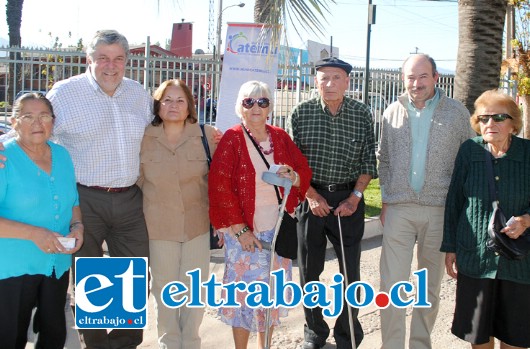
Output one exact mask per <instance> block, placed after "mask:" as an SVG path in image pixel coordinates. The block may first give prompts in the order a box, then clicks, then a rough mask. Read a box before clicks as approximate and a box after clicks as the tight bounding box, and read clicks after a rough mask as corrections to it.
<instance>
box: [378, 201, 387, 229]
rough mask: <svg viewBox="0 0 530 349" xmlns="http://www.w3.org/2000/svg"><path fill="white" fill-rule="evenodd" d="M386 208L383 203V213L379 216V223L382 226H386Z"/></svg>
mask: <svg viewBox="0 0 530 349" xmlns="http://www.w3.org/2000/svg"><path fill="white" fill-rule="evenodd" d="M386 208H387V204H385V203H383V205H382V206H381V213H380V214H379V221H380V222H381V225H382V226H383V227H384V226H385V216H386Z"/></svg>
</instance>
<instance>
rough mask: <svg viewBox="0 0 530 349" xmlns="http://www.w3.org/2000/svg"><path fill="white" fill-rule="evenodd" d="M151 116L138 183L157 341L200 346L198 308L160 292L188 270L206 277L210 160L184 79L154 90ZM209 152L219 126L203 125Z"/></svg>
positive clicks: (166, 344)
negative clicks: (173, 303)
mask: <svg viewBox="0 0 530 349" xmlns="http://www.w3.org/2000/svg"><path fill="white" fill-rule="evenodd" d="M153 97H154V111H155V118H154V120H153V122H152V123H151V125H150V126H148V127H147V128H146V130H145V135H144V139H143V141H142V149H141V152H140V161H141V166H140V180H139V185H140V187H141V188H142V191H143V194H144V214H145V219H146V222H147V229H148V232H149V245H150V246H149V250H150V259H149V262H150V267H151V277H152V286H151V294H152V295H154V296H155V300H156V312H157V327H158V342H159V345H160V347H161V348H162V347H163V348H174V349H184V348H185V349H195V348H200V346H201V339H200V337H199V326H200V324H201V321H202V317H203V311H204V309H203V308H202V307H201V308H188V307H186V306H182V307H179V308H175V309H171V308H169V307H167V306H165V305H164V304H163V303H162V302H161V299H160V291H161V290H162V288H163V287H164V286H165V285H166V284H167V283H168V282H172V281H180V282H182V283H184V284H185V285H186V286H187V287H188V289H189V287H190V283H189V277H188V276H187V275H186V272H187V271H191V270H193V269H196V268H200V270H201V274H202V281H206V278H207V276H208V269H209V261H210V248H209V246H210V242H209V241H210V239H209V226H210V222H209V219H208V163H207V157H206V153H205V151H204V147H203V143H202V139H201V137H202V131H201V129H200V126H199V124H198V123H197V113H196V111H195V105H194V99H193V95H192V93H191V91H190V89H189V88H188V86H186V83H185V82H184V81H182V80H179V79H176V80H168V81H165V82H164V83H162V84H161V85H160V87H159V88H158V89H157V90H156V91H155V93H154V95H153ZM205 133H206V138H207V139H208V143H209V146H210V150H211V152H212V154H213V152H214V151H215V147H216V142H215V141H214V138H216V135H217V131H216V130H215V129H214V128H213V127H211V126H208V125H205Z"/></svg>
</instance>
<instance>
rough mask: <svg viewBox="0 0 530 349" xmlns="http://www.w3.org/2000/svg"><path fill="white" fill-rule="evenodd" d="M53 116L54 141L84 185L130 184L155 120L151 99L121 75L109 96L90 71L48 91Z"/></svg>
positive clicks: (136, 85)
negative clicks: (143, 143) (71, 161)
mask: <svg viewBox="0 0 530 349" xmlns="http://www.w3.org/2000/svg"><path fill="white" fill-rule="evenodd" d="M47 97H48V99H49V100H50V101H51V102H52V105H53V111H54V113H55V115H56V119H55V125H54V130H53V132H54V136H55V140H56V141H57V142H58V143H59V144H61V145H63V146H64V147H65V148H66V149H67V150H68V152H70V155H71V156H72V160H73V162H74V167H75V174H76V177H77V181H78V182H79V183H81V184H84V185H88V186H93V185H95V186H101V187H128V186H130V185H133V184H134V183H135V182H136V180H137V179H138V176H139V174H140V144H141V142H142V138H143V136H144V130H145V128H146V126H147V125H149V123H150V122H151V120H152V119H153V114H152V105H153V103H152V99H151V96H150V95H149V93H148V92H147V91H145V90H144V89H143V87H142V85H140V84H139V83H137V82H136V81H133V80H130V79H126V78H124V79H123V81H122V82H121V84H120V85H119V86H118V88H117V89H116V92H115V93H114V95H113V96H112V97H111V96H109V95H107V94H105V93H104V92H103V91H102V90H101V88H100V87H99V85H98V84H97V82H96V81H95V80H94V78H93V77H92V75H91V74H90V69H88V70H87V71H86V73H84V74H81V75H77V76H74V77H71V78H70V79H67V80H63V81H59V82H58V83H56V84H55V85H54V86H53V88H52V89H51V90H50V91H49V92H48V95H47Z"/></svg>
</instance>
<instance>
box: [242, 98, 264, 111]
mask: <svg viewBox="0 0 530 349" xmlns="http://www.w3.org/2000/svg"><path fill="white" fill-rule="evenodd" d="M256 103H258V107H260V108H268V107H269V105H270V104H271V101H270V99H268V98H266V97H262V98H258V99H254V98H245V99H243V100H242V101H241V105H242V106H243V108H245V109H250V108H252V107H253V106H254V104H256Z"/></svg>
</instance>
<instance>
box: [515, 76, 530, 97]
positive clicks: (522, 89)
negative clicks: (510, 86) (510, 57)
mask: <svg viewBox="0 0 530 349" xmlns="http://www.w3.org/2000/svg"><path fill="white" fill-rule="evenodd" d="M517 89H518V90H519V94H520V95H521V96H526V95H530V77H528V76H524V75H523V74H521V73H519V84H518V85H517Z"/></svg>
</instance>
